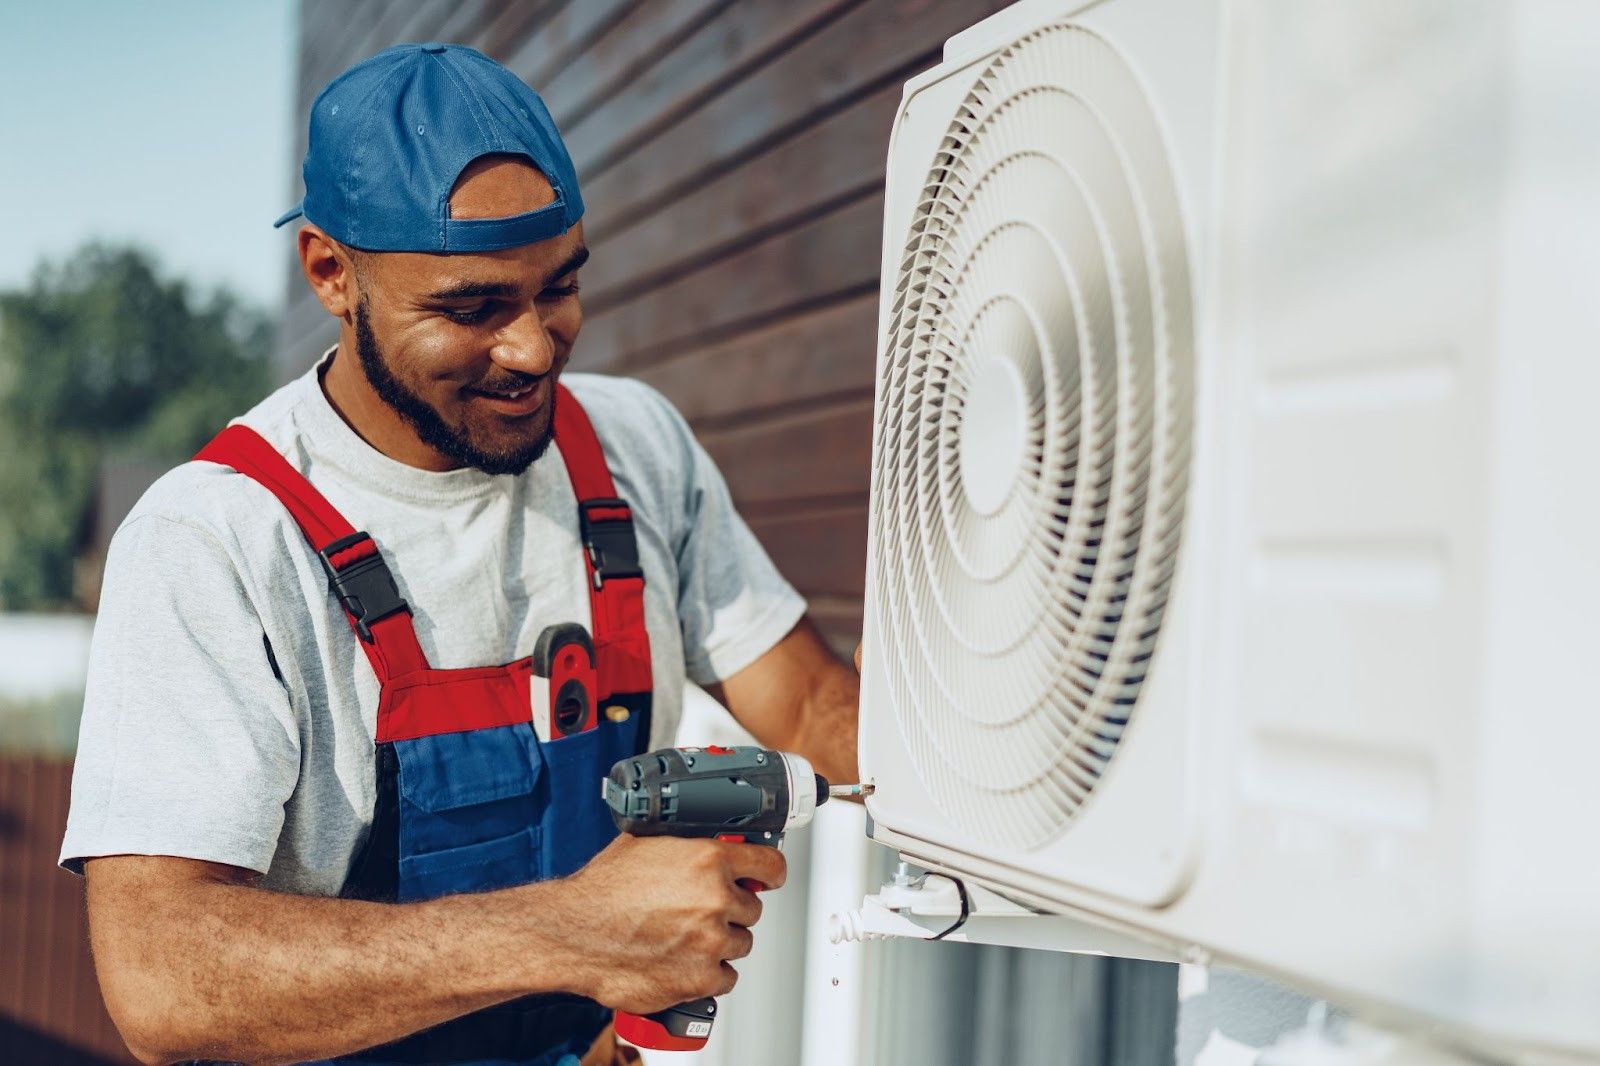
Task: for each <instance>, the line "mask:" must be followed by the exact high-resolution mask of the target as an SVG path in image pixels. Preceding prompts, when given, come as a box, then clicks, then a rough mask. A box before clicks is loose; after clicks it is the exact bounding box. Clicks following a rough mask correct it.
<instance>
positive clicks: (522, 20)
mask: <svg viewBox="0 0 1600 1066" xmlns="http://www.w3.org/2000/svg"><path fill="white" fill-rule="evenodd" d="M569 2H571V0H517V2H514V3H509V4H507V5H505V7H503V8H502V9H501V10H500V12H499V14H497V15H496V16H495V18H494V19H493V21H491V22H490V23H489V24H488V25H487V26H485V27H484V28H483V32H482V33H481V34H480V35H479V36H478V38H477V40H476V41H475V42H474V45H473V47H475V48H477V49H478V50H479V51H480V52H482V53H484V54H485V55H487V56H491V57H493V58H494V59H497V60H499V61H501V62H502V63H503V62H505V57H506V56H507V55H508V54H510V53H511V52H512V51H514V50H515V49H517V48H520V47H521V46H522V44H523V42H524V41H526V40H527V39H528V38H529V37H532V36H534V35H535V34H537V33H538V30H539V27H540V26H542V25H543V24H544V23H545V22H546V21H547V20H548V19H550V18H551V17H552V16H554V15H555V13H556V12H558V11H560V10H561V9H562V8H563V7H565V6H566V5H567V4H568V3H569ZM585 2H589V0H585Z"/></svg>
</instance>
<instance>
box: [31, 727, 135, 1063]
mask: <svg viewBox="0 0 1600 1066" xmlns="http://www.w3.org/2000/svg"><path fill="white" fill-rule="evenodd" d="M71 787H72V764H71V763H70V762H69V761H67V760H65V759H59V758H45V757H35V756H23V755H10V756H6V757H3V758H0V958H3V959H4V960H5V965H4V966H0V1017H4V1018H6V1019H10V1020H13V1021H15V1022H17V1023H19V1024H21V1025H25V1026H27V1027H29V1028H30V1029H33V1030H35V1031H37V1032H40V1033H45V1034H48V1035H50V1036H53V1037H55V1038H57V1039H60V1040H62V1041H65V1042H66V1043H68V1044H71V1045H73V1046H75V1047H78V1048H83V1049H86V1050H89V1051H92V1052H94V1053H96V1054H99V1055H102V1056H105V1057H106V1058H108V1059H110V1060H112V1061H115V1062H130V1061H132V1058H131V1056H130V1055H129V1054H128V1053H127V1050H126V1048H125V1047H124V1046H123V1044H122V1039H121V1038H120V1037H119V1036H118V1035H117V1032H116V1028H115V1027H114V1026H113V1025H112V1023H111V1019H110V1017H109V1015H107V1014H106V1011H105V1007H104V1005H103V1003H102V1002H101V999H100V991H99V986H98V984H97V983H96V981H95V975H94V969H93V964H92V962H91V961H90V958H89V941H88V925H87V920H86V917H85V914H84V908H83V889H82V883H81V882H80V881H79V880H78V879H77V878H74V877H73V876H72V875H70V874H67V873H64V872H62V871H60V870H58V869H56V865H55V862H56V854H57V851H58V849H59V847H60V844H61V836H62V833H63V831H64V830H65V827H66V818H67V804H68V797H69V794H70V792H71Z"/></svg>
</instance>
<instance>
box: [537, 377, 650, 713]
mask: <svg viewBox="0 0 1600 1066" xmlns="http://www.w3.org/2000/svg"><path fill="white" fill-rule="evenodd" d="M555 440H556V444H557V445H558V446H559V447H560V449H561V458H562V460H563V461H564V462H565V463H566V465H567V476H568V478H570V479H571V481H572V491H573V494H574V495H576V496H577V498H578V527H579V534H580V536H581V537H582V539H583V549H584V552H583V565H584V569H585V570H586V571H587V572H588V575H589V613H590V615H591V616H592V619H593V622H594V649H595V675H596V676H595V680H596V682H597V684H598V685H599V688H600V692H599V697H600V699H602V700H604V699H605V698H606V697H607V696H610V695H613V694H617V693H648V692H650V690H651V677H650V634H649V632H648V631H647V630H646V629H645V622H644V571H643V570H642V569H641V568H640V566H639V544H638V541H637V539H636V538H635V536H634V530H633V511H632V510H631V509H630V508H629V507H628V502H627V501H626V500H623V499H619V498H618V497H617V486H616V483H615V482H613V481H612V480H611V469H610V468H609V467H608V466H606V456H605V452H604V451H602V450H601V448H600V438H599V437H597V436H596V435H595V432H594V425H593V424H592V423H591V422H590V421H589V416H588V414H587V413H586V412H585V411H584V409H583V405H582V404H580V403H578V400H577V397H575V396H573V395H572V392H571V391H570V390H569V389H567V388H566V386H564V385H557V386H556V411H555Z"/></svg>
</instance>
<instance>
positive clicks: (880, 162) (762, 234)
mask: <svg viewBox="0 0 1600 1066" xmlns="http://www.w3.org/2000/svg"><path fill="white" fill-rule="evenodd" d="M900 91H901V85H900V82H898V81H896V82H895V83H894V84H892V85H888V86H885V87H884V88H882V89H880V90H879V91H877V92H875V93H873V94H872V95H870V96H867V97H864V98H863V99H861V100H858V101H857V102H856V103H854V104H852V105H851V106H849V107H847V108H845V109H844V110H843V111H840V112H838V113H837V114H834V115H832V116H830V117H829V118H828V119H827V120H826V121H824V122H822V123H820V124H818V125H816V126H812V127H810V128H808V129H805V130H803V131H802V132H801V133H800V134H799V135H798V136H796V137H793V138H791V139H789V140H787V141H784V142H782V143H781V144H779V145H778V146H777V147H776V148H774V149H772V150H771V151H768V152H766V153H764V154H762V155H759V156H757V157H755V158H754V159H752V160H750V161H749V162H747V163H744V164H743V165H741V166H737V167H734V168H733V169H730V170H727V171H724V172H722V173H720V174H718V175H717V176H716V177H715V178H714V179H713V180H711V181H708V182H706V183H705V184H703V185H700V186H698V187H696V188H695V189H694V190H692V191H690V192H689V193H687V194H686V195H685V196H683V197H682V198H680V199H678V200H677V201H676V202H673V203H671V204H670V205H667V206H665V207H662V208H659V209H657V210H654V211H651V212H649V213H647V214H645V215H643V216H640V217H639V218H637V219H636V220H634V221H633V224H631V225H629V226H628V227H627V228H626V229H625V230H623V231H622V232H620V233H616V234H615V235H609V234H608V233H607V231H606V228H605V222H604V220H605V219H606V218H607V217H609V218H611V219H612V223H613V225H616V224H621V222H622V221H623V220H624V219H625V218H626V216H625V214H622V213H619V212H617V211H614V210H612V208H614V207H615V206H616V205H612V204H607V203H604V202H603V201H601V200H597V199H594V198H592V197H600V196H604V195H607V194H606V193H605V192H604V188H602V191H601V192H598V193H594V194H588V193H586V194H585V195H586V197H591V198H590V199H588V204H589V206H590V213H591V214H598V215H599V216H600V219H601V221H600V222H599V223H597V224H596V225H594V226H590V225H589V223H588V222H587V221H586V222H585V226H584V233H585V237H586V239H588V240H589V241H590V242H592V243H593V244H594V245H595V247H596V248H597V249H603V252H604V254H601V255H596V256H595V258H594V259H593V260H592V261H591V262H590V264H589V266H588V267H587V268H586V269H585V271H584V275H583V287H584V298H585V300H586V301H588V303H589V304H590V305H592V306H595V307H602V306H603V305H604V304H605V303H606V302H616V301H617V300H618V299H621V298H625V297H626V296H628V295H632V294H636V293H638V292H640V291H643V290H644V289H647V288H649V287H651V286H652V285H655V284H659V283H660V282H661V281H663V280H666V279H669V278H670V277H671V276H672V275H673V274H674V273H676V272H679V271H681V270H682V269H683V267H684V265H685V264H687V263H688V262H690V261H692V260H696V259H709V258H715V257H717V256H719V255H724V254H727V253H729V252H731V251H734V250H737V249H738V248H739V247H741V246H743V245H745V244H751V243H754V242H755V241H758V240H762V239H765V238H767V237H769V236H771V235H774V234H777V233H780V232H782V231H783V230H785V229H792V228H794V227H795V226H798V225H802V224H804V223H805V222H806V221H808V220H809V219H811V218H814V217H816V216H818V215H820V214H824V213H826V212H827V211H829V210H832V209H833V208H835V207H838V206H840V205H842V204H847V203H849V202H851V201H852V200H856V199H860V198H862V197H864V196H866V195H869V194H870V193H871V192H873V191H875V190H877V189H880V188H882V186H883V172H884V161H885V156H886V152H887V146H888V144H889V133H890V128H891V126H892V125H893V123H894V116H895V113H896V112H897V111H898V110H899V104H900ZM797 175H804V178H803V179H802V180H797Z"/></svg>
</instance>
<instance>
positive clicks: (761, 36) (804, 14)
mask: <svg viewBox="0 0 1600 1066" xmlns="http://www.w3.org/2000/svg"><path fill="white" fill-rule="evenodd" d="M861 2H862V0H740V2H739V3H737V4H734V5H733V6H731V7H729V8H727V9H725V10H724V12H723V13H722V14H721V15H720V16H719V17H718V18H716V19H714V20H712V21H711V22H709V23H707V24H706V25H705V26H704V27H703V28H702V29H701V30H700V31H699V32H698V33H695V34H694V35H693V36H691V37H689V38H688V39H687V40H685V41H684V42H683V43H682V44H681V45H679V46H678V47H677V48H676V49H674V50H673V51H672V53H671V54H670V55H667V56H666V57H664V58H663V59H662V61H661V62H660V63H658V64H656V65H655V66H654V67H652V68H651V69H650V71H649V72H648V73H646V74H645V75H644V76H643V77H641V78H639V79H638V80H637V81H635V82H633V83H631V84H630V85H629V86H628V87H627V89H626V90H625V91H623V92H621V93H619V94H618V95H616V96H614V97H612V98H611V99H609V100H607V101H606V102H605V103H604V105H602V106H600V107H598V108H596V109H594V110H593V111H591V112H589V113H588V114H586V115H584V116H582V117H581V119H579V120H578V121H577V122H575V123H573V124H572V125H571V126H569V127H568V128H567V129H565V130H563V131H562V133H563V136H564V137H565V139H566V142H567V149H568V151H569V152H571V154H572V158H573V161H574V162H575V163H576V164H577V169H578V177H579V178H580V179H582V180H585V181H587V180H589V178H590V177H591V176H592V175H596V174H599V173H600V172H601V171H602V170H604V169H605V167H606V166H607V165H609V164H610V163H611V162H612V161H614V160H615V159H616V158H619V157H620V156H621V155H622V154H624V153H626V152H628V151H632V150H636V149H637V148H638V147H640V146H642V145H643V144H645V143H647V142H648V141H650V140H652V139H654V138H655V137H656V136H658V135H659V134H660V133H661V132H662V131H664V130H665V129H667V128H669V127H670V126H672V125H673V124H674V123H676V122H678V121H680V120H681V119H683V118H684V117H685V116H686V115H688V114H690V113H691V112H693V111H694V110H695V109H696V108H697V107H699V106H701V105H702V104H704V103H705V102H706V101H707V100H710V99H712V98H713V97H715V96H716V95H717V94H718V93H720V92H722V91H723V90H724V89H725V88H726V87H728V86H730V85H733V84H735V83H736V82H738V81H740V80H741V79H743V78H745V77H748V76H749V75H750V74H751V73H752V72H753V71H755V70H757V69H759V68H760V67H762V66H763V65H764V64H766V63H768V62H769V61H771V60H772V59H773V57H775V56H777V55H780V54H781V53H783V52H784V51H785V50H787V49H789V48H793V47H795V46H796V45H797V44H798V42H800V41H802V40H804V39H805V38H806V37H807V36H810V35H812V34H814V33H816V32H817V30H819V29H820V28H821V27H822V26H824V25H826V24H827V23H828V22H829V21H831V20H832V19H834V18H836V17H837V16H838V15H839V14H840V13H842V12H843V11H845V10H847V9H849V8H851V7H854V6H855V5H856V4H859V3H861Z"/></svg>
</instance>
